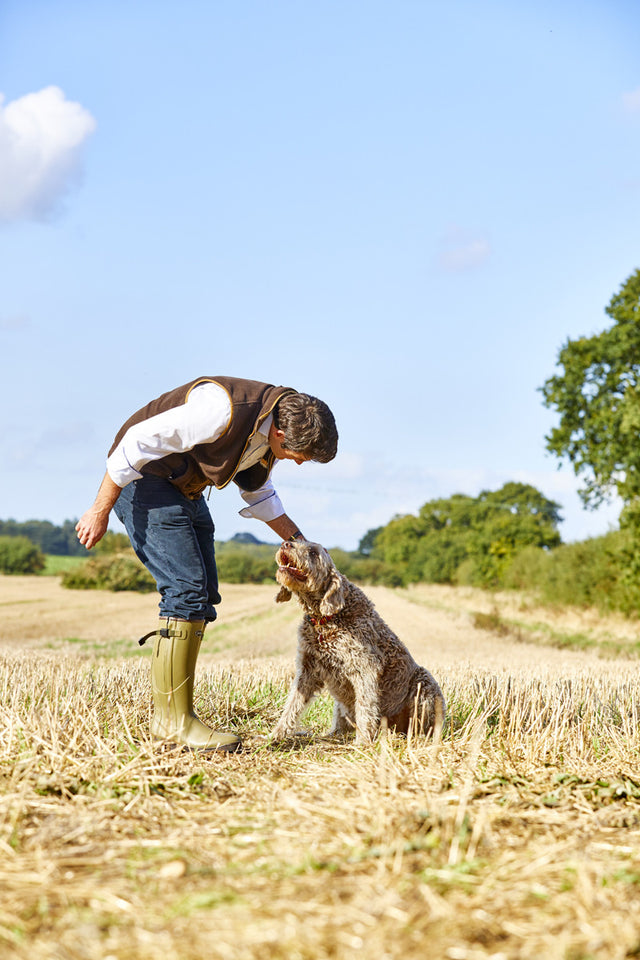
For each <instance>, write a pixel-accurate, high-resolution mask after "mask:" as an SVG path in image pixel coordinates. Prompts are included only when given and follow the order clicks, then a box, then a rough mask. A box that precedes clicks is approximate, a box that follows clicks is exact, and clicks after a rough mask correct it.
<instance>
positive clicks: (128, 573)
mask: <svg viewBox="0 0 640 960" xmlns="http://www.w3.org/2000/svg"><path fill="white" fill-rule="evenodd" d="M61 583H62V586H63V587H67V588H68V589H70V590H111V591H113V592H118V591H120V590H134V591H136V592H137V593H151V592H152V591H153V590H155V589H156V583H155V580H154V579H153V577H152V576H151V574H150V573H149V572H148V571H147V570H146V569H145V568H144V567H143V565H142V564H141V563H140V561H139V560H138V559H137V557H136V556H135V555H134V554H133V553H131V554H127V553H107V554H103V555H102V556H100V555H98V556H95V557H91V559H90V560H86V561H85V563H83V564H80V565H79V566H77V567H75V568H74V569H73V570H67V571H66V572H65V573H63V575H62V580H61Z"/></svg>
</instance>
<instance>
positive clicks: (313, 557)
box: [272, 540, 445, 743]
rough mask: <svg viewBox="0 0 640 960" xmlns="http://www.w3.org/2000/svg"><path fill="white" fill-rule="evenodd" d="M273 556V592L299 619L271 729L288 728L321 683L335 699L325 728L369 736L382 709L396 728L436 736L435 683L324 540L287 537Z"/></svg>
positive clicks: (439, 702) (438, 702)
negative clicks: (292, 668)
mask: <svg viewBox="0 0 640 960" xmlns="http://www.w3.org/2000/svg"><path fill="white" fill-rule="evenodd" d="M276 561H277V563H278V571H277V573H276V579H277V581H278V583H280V584H281V589H280V592H279V594H278V596H277V597H276V600H277V601H278V602H279V603H282V602H283V601H285V600H290V599H291V596H292V594H295V596H296V598H297V600H298V602H299V603H300V606H301V607H302V609H303V610H304V619H303V621H302V623H301V625H300V629H299V633H298V651H297V668H296V675H295V679H294V682H293V686H292V688H291V691H290V693H289V696H288V699H287V702H286V704H285V708H284V712H283V714H282V716H281V718H280V720H279V721H278V723H277V725H276V727H275V728H274V730H273V734H272V737H273V738H274V739H276V740H279V739H283V738H285V737H290V736H292V735H293V734H294V733H295V731H296V727H297V721H298V718H299V716H300V714H301V713H302V711H303V710H304V708H305V707H306V706H307V704H308V703H309V701H310V700H311V699H312V698H313V696H314V695H315V694H316V693H318V692H319V691H320V690H321V689H322V688H323V687H324V686H326V687H327V688H328V690H329V692H330V693H331V694H332V696H333V697H334V699H335V706H334V712H333V726H332V728H331V730H330V733H331V734H339V733H347V732H348V731H350V730H351V731H353V730H355V732H356V742H357V743H369V742H371V741H372V740H373V739H374V737H375V736H376V733H377V732H378V729H379V727H380V722H381V720H382V719H383V717H384V718H386V720H387V723H388V725H389V727H390V728H392V729H395V730H397V731H399V732H401V733H405V734H406V733H409V731H410V730H411V731H413V732H414V733H422V734H426V733H428V732H429V731H432V732H433V737H434V740H439V738H440V734H441V731H442V724H443V722H444V716H445V701H444V697H443V696H442V691H441V690H440V687H439V686H438V684H437V683H436V681H435V679H434V678H433V676H432V675H431V674H430V673H429V671H428V670H426V669H425V668H424V667H421V666H419V664H417V663H416V662H415V660H414V659H413V657H412V656H411V654H410V653H409V651H408V650H407V648H406V647H405V645H404V644H403V643H402V642H401V641H400V640H399V639H398V637H397V636H396V635H395V633H393V631H392V630H390V629H389V627H388V626H387V624H386V623H385V622H384V620H383V619H382V618H381V617H380V615H379V614H378V613H377V611H376V610H375V608H374V606H373V604H372V603H371V601H370V600H369V599H368V598H367V597H366V595H365V594H364V593H363V591H362V590H360V588H359V587H356V586H355V584H353V583H351V582H350V581H349V580H347V578H346V577H344V576H343V575H342V574H341V573H340V572H339V571H338V570H337V569H336V567H335V565H334V563H333V561H332V559H331V557H330V556H329V554H328V552H327V551H326V550H325V548H324V547H322V546H320V544H318V543H311V542H309V541H308V540H296V541H287V542H286V543H283V544H282V546H281V547H280V549H279V550H278V552H277V553H276Z"/></svg>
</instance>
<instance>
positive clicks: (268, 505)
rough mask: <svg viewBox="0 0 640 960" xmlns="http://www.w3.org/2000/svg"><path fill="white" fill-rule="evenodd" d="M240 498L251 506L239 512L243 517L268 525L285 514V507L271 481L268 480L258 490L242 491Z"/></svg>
mask: <svg viewBox="0 0 640 960" xmlns="http://www.w3.org/2000/svg"><path fill="white" fill-rule="evenodd" d="M240 496H241V497H242V499H243V500H244V501H245V503H248V504H249V506H248V507H245V508H244V510H240V511H239V513H240V516H241V517H247V518H251V517H253V518H254V519H255V520H264V521H265V522H266V523H268V522H269V521H270V520H275V519H276V517H281V516H282V515H283V513H284V507H283V506H282V503H281V501H280V497H279V496H278V494H277V493H276V491H275V487H274V486H273V483H272V481H271V480H267V482H266V483H264V484H263V485H262V486H261V487H260V488H259V489H258V490H251V491H249V490H242V491H241V494H240Z"/></svg>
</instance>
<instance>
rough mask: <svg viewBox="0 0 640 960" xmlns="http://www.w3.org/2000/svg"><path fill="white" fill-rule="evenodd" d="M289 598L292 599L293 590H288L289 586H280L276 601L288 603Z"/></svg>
mask: <svg viewBox="0 0 640 960" xmlns="http://www.w3.org/2000/svg"><path fill="white" fill-rule="evenodd" d="M287 600H291V590H288V589H287V587H280V591H279V593H278V595H277V597H276V603H286V602H287Z"/></svg>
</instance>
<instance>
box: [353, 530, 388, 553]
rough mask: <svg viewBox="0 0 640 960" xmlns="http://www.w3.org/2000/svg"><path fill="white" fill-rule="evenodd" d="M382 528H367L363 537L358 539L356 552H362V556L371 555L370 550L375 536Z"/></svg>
mask: <svg viewBox="0 0 640 960" xmlns="http://www.w3.org/2000/svg"><path fill="white" fill-rule="evenodd" d="M381 530H382V527H374V528H373V529H371V530H367V532H366V533H365V535H364V537H363V538H362V539H361V540H360V543H359V544H358V553H360V554H362V556H363V557H369V556H371V552H372V550H373V548H374V545H375V542H376V537H377V536H378V534H379V533H380V531H381Z"/></svg>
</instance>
